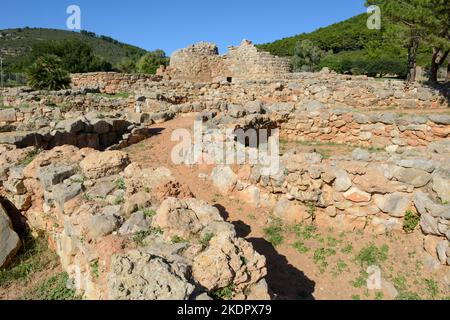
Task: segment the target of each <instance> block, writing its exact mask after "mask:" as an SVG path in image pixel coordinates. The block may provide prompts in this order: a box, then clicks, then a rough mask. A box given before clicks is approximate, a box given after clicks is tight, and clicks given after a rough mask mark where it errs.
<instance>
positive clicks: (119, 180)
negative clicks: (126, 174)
mask: <svg viewBox="0 0 450 320" xmlns="http://www.w3.org/2000/svg"><path fill="white" fill-rule="evenodd" d="M115 184H116V188H117V189H119V190H125V189H126V185H125V180H124V179H123V178H122V177H120V178H117V179H116V181H115Z"/></svg>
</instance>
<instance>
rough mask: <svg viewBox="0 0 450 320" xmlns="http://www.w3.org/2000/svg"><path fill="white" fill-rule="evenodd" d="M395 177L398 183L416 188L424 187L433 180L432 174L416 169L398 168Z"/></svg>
mask: <svg viewBox="0 0 450 320" xmlns="http://www.w3.org/2000/svg"><path fill="white" fill-rule="evenodd" d="M393 175H394V178H396V179H397V180H398V181H400V182H403V183H406V184H410V185H413V186H414V187H415V188H421V187H424V186H425V185H427V184H428V182H430V180H431V174H429V173H428V172H426V171H424V170H420V169H415V168H403V167H396V168H395V169H394V172H393Z"/></svg>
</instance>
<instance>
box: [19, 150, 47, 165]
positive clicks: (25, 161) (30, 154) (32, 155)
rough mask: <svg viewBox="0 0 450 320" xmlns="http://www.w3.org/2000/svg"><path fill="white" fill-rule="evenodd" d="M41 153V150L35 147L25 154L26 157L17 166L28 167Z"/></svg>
mask: <svg viewBox="0 0 450 320" xmlns="http://www.w3.org/2000/svg"><path fill="white" fill-rule="evenodd" d="M41 152H42V149H41V148H38V147H35V148H34V149H33V150H31V151H30V152H28V153H27V155H26V157H25V158H24V159H22V160H21V161H20V162H19V164H20V165H21V166H24V167H26V166H28V165H29V164H30V163H31V162H33V160H34V159H36V157H37V156H38V155H39V154H40V153H41Z"/></svg>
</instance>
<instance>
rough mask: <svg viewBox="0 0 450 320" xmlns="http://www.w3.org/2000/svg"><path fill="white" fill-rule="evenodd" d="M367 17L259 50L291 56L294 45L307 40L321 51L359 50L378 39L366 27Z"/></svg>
mask: <svg viewBox="0 0 450 320" xmlns="http://www.w3.org/2000/svg"><path fill="white" fill-rule="evenodd" d="M366 21H367V15H366V14H360V15H358V16H355V17H353V18H350V19H348V20H345V21H342V22H339V23H335V24H332V25H330V26H328V27H324V28H320V29H317V30H316V31H314V32H311V33H302V34H299V35H296V36H292V37H288V38H284V39H281V40H277V41H274V42H271V43H266V44H261V45H258V47H259V48H261V49H263V50H265V51H268V52H271V53H272V54H275V55H278V56H292V55H293V53H294V47H295V44H296V43H297V42H298V41H300V40H306V39H309V40H311V41H313V42H314V43H315V44H316V45H317V46H319V47H320V48H321V49H323V50H326V51H328V50H333V52H334V53H337V52H341V51H353V50H361V49H363V48H364V45H365V43H367V42H368V41H369V40H373V39H377V38H379V37H380V34H379V32H377V31H376V30H369V29H368V28H367V27H366Z"/></svg>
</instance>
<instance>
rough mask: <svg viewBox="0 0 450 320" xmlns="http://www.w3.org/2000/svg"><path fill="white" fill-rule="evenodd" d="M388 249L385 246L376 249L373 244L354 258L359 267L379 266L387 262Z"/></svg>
mask: <svg viewBox="0 0 450 320" xmlns="http://www.w3.org/2000/svg"><path fill="white" fill-rule="evenodd" d="M388 251H389V248H388V246H387V245H383V246H381V248H378V247H377V246H375V245H374V244H373V243H372V244H370V245H368V246H366V247H364V248H362V249H361V251H360V252H359V253H358V255H357V256H356V261H358V262H360V263H361V265H367V266H370V265H374V264H379V263H382V262H384V261H386V260H387V257H388Z"/></svg>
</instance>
